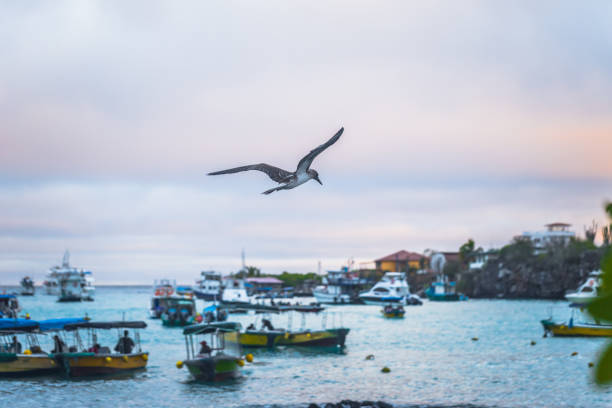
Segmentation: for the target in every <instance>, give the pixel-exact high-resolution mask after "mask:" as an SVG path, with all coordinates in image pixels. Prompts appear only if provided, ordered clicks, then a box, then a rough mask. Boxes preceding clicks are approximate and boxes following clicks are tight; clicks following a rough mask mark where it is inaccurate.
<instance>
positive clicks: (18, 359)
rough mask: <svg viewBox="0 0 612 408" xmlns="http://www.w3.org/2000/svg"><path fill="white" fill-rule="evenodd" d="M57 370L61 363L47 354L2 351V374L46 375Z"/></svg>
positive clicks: (0, 371) (12, 375)
mask: <svg viewBox="0 0 612 408" xmlns="http://www.w3.org/2000/svg"><path fill="white" fill-rule="evenodd" d="M57 371H59V365H58V364H57V363H56V362H55V361H54V360H53V359H52V358H51V357H49V356H48V355H46V354H14V353H0V376H6V377H14V376H16V377H20V376H30V375H44V374H52V373H54V372H57Z"/></svg>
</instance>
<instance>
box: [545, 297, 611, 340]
mask: <svg viewBox="0 0 612 408" xmlns="http://www.w3.org/2000/svg"><path fill="white" fill-rule="evenodd" d="M569 309H570V315H569V319H567V320H562V321H556V320H555V319H554V318H553V316H552V309H551V313H550V317H549V318H548V319H544V320H541V321H540V323H541V324H542V327H543V328H544V336H545V337H546V336H548V335H549V334H550V335H552V336H555V337H612V325H610V324H602V323H601V322H599V321H597V320H595V319H593V318H592V317H591V316H590V315H589V314H588V313H587V312H586V310H585V309H584V305H582V304H572V305H570V308H569Z"/></svg>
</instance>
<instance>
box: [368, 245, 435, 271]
mask: <svg viewBox="0 0 612 408" xmlns="http://www.w3.org/2000/svg"><path fill="white" fill-rule="evenodd" d="M374 262H375V264H376V270H378V271H382V272H409V271H417V270H421V269H427V268H429V258H428V257H426V256H425V255H422V254H419V253H416V252H408V251H404V250H401V251H398V252H395V253H393V254H391V255H387V256H385V257H382V258H380V259H377V260H376V261H374Z"/></svg>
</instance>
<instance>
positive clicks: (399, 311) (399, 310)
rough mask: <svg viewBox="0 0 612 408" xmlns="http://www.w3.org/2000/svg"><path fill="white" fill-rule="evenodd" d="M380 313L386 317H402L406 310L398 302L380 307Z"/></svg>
mask: <svg viewBox="0 0 612 408" xmlns="http://www.w3.org/2000/svg"><path fill="white" fill-rule="evenodd" d="M381 313H382V314H383V316H384V317H386V318H388V319H397V318H399V319H403V318H404V314H405V313H406V310H404V307H403V306H402V305H400V304H399V303H394V304H388V305H386V306H385V307H383V308H382V310H381Z"/></svg>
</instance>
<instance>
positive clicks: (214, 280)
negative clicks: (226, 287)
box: [193, 271, 222, 301]
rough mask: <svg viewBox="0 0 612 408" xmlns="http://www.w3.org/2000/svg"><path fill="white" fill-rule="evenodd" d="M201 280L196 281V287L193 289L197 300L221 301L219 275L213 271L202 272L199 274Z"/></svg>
mask: <svg viewBox="0 0 612 408" xmlns="http://www.w3.org/2000/svg"><path fill="white" fill-rule="evenodd" d="M200 276H201V277H202V279H200V280H197V281H196V284H197V286H196V287H195V288H194V290H193V292H194V293H195V295H196V297H197V298H198V299H203V300H206V301H215V300H220V299H221V292H222V287H221V274H220V273H218V272H215V271H202V272H200Z"/></svg>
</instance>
